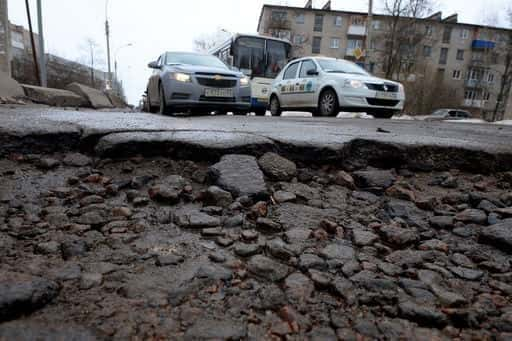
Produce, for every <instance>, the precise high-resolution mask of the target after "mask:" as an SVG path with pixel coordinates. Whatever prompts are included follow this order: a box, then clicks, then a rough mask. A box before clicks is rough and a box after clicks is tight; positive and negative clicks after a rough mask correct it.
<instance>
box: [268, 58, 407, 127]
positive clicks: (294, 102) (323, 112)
mask: <svg viewBox="0 0 512 341" xmlns="http://www.w3.org/2000/svg"><path fill="white" fill-rule="evenodd" d="M404 102H405V92H404V87H403V86H402V84H400V83H397V82H393V81H389V80H386V79H381V78H377V77H374V76H372V75H370V74H369V73H368V72H366V71H365V70H364V69H363V68H361V67H360V66H358V65H357V64H355V63H352V62H350V61H347V60H342V59H334V58H324V57H305V58H300V59H296V60H293V61H291V62H290V63H288V65H286V67H285V68H283V70H282V71H281V73H280V74H279V75H278V76H277V78H276V79H275V80H274V83H273V84H272V91H271V94H270V97H269V107H270V111H271V113H272V115H273V116H279V115H281V113H282V112H283V111H284V110H285V111H310V112H312V113H313V116H336V115H338V113H339V112H340V111H348V112H366V113H368V114H370V115H372V116H374V117H375V118H391V117H392V116H393V115H394V114H395V113H398V112H400V111H401V110H402V109H403V107H404Z"/></svg>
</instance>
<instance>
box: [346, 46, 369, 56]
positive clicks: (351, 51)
mask: <svg viewBox="0 0 512 341" xmlns="http://www.w3.org/2000/svg"><path fill="white" fill-rule="evenodd" d="M357 49H359V50H361V57H364V56H365V52H364V50H363V49H361V48H360V47H347V50H346V51H345V56H350V57H355V54H354V53H355V51H356V50H357Z"/></svg>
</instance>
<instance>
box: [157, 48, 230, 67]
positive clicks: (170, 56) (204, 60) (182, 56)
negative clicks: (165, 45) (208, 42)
mask: <svg viewBox="0 0 512 341" xmlns="http://www.w3.org/2000/svg"><path fill="white" fill-rule="evenodd" d="M165 64H166V65H176V64H187V65H198V66H211V67H216V68H221V69H227V68H228V67H227V66H226V64H224V63H223V62H222V61H221V60H220V59H219V58H217V57H215V56H210V55H202V54H197V53H173V52H169V53H167V56H166V58H165Z"/></svg>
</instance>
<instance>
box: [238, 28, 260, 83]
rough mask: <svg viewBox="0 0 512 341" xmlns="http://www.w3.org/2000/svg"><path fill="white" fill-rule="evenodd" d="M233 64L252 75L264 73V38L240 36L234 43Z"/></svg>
mask: <svg viewBox="0 0 512 341" xmlns="http://www.w3.org/2000/svg"><path fill="white" fill-rule="evenodd" d="M236 45H237V47H236V49H235V51H236V54H235V56H234V57H235V60H234V66H236V67H237V68H238V69H240V71H242V72H243V73H245V74H247V75H249V76H253V77H263V76H264V74H265V40H264V39H261V38H250V37H249V38H246V37H243V38H240V39H238V40H237V43H236Z"/></svg>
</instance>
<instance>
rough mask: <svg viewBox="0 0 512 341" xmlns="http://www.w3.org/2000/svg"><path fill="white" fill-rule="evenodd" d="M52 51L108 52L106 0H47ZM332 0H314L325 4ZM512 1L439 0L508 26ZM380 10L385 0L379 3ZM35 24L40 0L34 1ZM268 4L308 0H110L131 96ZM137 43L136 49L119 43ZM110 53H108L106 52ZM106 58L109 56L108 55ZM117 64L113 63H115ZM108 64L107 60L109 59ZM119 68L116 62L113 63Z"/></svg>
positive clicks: (15, 2) (473, 18)
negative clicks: (172, 53) (173, 56)
mask: <svg viewBox="0 0 512 341" xmlns="http://www.w3.org/2000/svg"><path fill="white" fill-rule="evenodd" d="M42 1H43V12H44V20H43V21H44V30H45V32H44V34H45V41H46V46H47V51H48V52H50V53H53V54H56V55H59V56H62V57H65V58H68V59H71V60H75V61H76V60H83V59H84V57H85V55H86V54H85V52H84V50H83V45H84V41H85V40H86V39H88V38H92V39H94V40H95V41H96V42H97V43H98V44H99V45H100V47H101V48H102V49H103V51H105V50H106V48H105V46H106V42H105V35H104V32H105V31H104V22H105V0H42ZM325 1H326V0H315V1H313V3H314V7H321V6H322V5H323V3H324V2H325ZM509 1H510V0H437V3H438V4H439V6H437V8H438V9H439V10H442V11H443V12H445V13H444V15H445V16H446V15H449V14H452V13H458V14H459V21H461V22H467V23H476V24H482V23H485V22H486V21H488V20H489V18H491V17H493V16H494V17H496V16H497V17H498V22H499V25H501V26H508V25H507V23H506V20H505V16H504V14H503V13H501V12H503V10H504V9H505V8H507V6H508V4H509ZM8 2H9V19H10V20H11V22H13V23H15V24H18V25H24V26H25V27H27V26H28V25H27V19H26V12H25V5H24V1H21V0H8ZM376 2H377V4H376V11H377V12H378V11H379V7H381V6H380V4H379V0H377V1H376ZM30 3H31V5H32V9H33V10H32V15H33V18H34V19H33V21H34V27H37V22H36V19H35V14H36V12H35V9H36V7H35V6H36V0H30ZM264 3H267V4H282V5H291V6H303V5H304V4H305V3H306V0H288V1H283V0H144V1H141V0H110V4H109V6H108V12H109V14H108V15H109V19H110V22H111V33H112V38H111V46H112V51H113V52H112V60H114V54H115V53H114V52H115V51H116V50H117V60H118V64H119V78H120V79H122V81H123V83H124V86H125V90H126V94H127V97H128V100H129V102H130V103H131V104H137V103H138V101H139V99H140V98H141V95H142V93H143V92H144V89H145V87H146V82H147V78H148V76H149V74H150V71H149V69H148V68H147V67H146V65H147V63H148V62H150V61H151V60H154V59H156V58H157V57H158V55H160V54H161V53H162V52H163V51H166V50H180V51H188V50H192V48H193V40H194V38H195V37H197V36H200V35H201V34H204V33H208V32H215V31H216V30H217V29H218V28H221V29H226V30H229V31H231V32H243V33H254V32H255V31H256V29H257V24H258V19H259V15H260V11H261V7H262V5H263V4H264ZM367 7H368V0H352V1H346V0H333V1H332V8H333V9H338V10H352V11H365V10H367ZM127 43H133V47H127V48H122V49H120V50H118V47H120V46H122V45H125V44H127ZM104 55H106V53H104ZM104 59H106V57H105V58H104ZM112 63H113V62H112ZM103 64H104V68H106V60H105V62H104V63H103ZM112 68H113V66H112Z"/></svg>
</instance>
